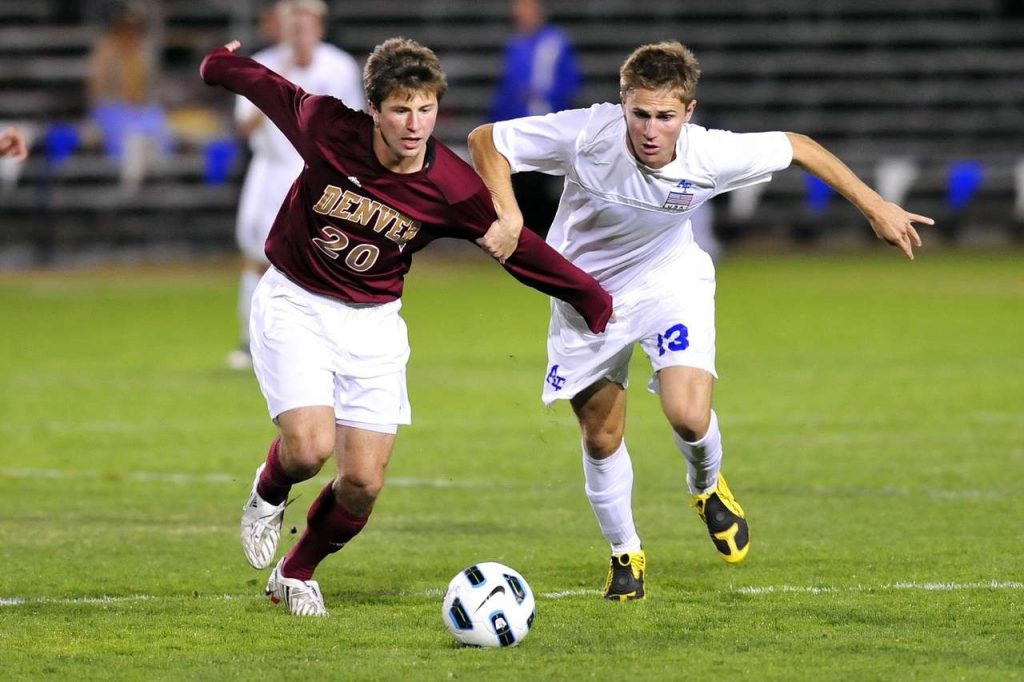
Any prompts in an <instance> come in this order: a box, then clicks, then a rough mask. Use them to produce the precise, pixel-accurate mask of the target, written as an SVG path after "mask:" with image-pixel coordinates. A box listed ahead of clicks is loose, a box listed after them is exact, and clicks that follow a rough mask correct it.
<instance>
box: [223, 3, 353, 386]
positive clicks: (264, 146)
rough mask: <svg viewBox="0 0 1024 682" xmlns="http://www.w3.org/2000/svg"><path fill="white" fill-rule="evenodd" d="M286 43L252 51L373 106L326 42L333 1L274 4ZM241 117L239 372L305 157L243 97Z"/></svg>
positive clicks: (234, 354)
mask: <svg viewBox="0 0 1024 682" xmlns="http://www.w3.org/2000/svg"><path fill="white" fill-rule="evenodd" d="M275 11H276V13H277V19H278V23H279V25H280V30H281V42H279V43H278V44H277V45H273V46H272V47H269V48H267V49H265V50H262V51H261V52H257V53H256V54H254V55H253V57H252V58H253V59H255V60H256V61H257V62H259V63H260V64H263V65H264V66H266V67H267V68H270V69H272V70H274V71H276V72H277V73H280V74H282V75H283V76H285V77H286V78H288V80H290V81H292V82H293V83H295V84H297V85H298V86H299V87H301V88H302V89H304V90H306V91H307V92H313V93H317V94H323V95H332V96H334V97H337V98H338V99H340V100H342V101H343V102H345V103H346V104H347V105H349V106H350V107H352V108H353V109H363V110H365V109H366V100H365V97H364V95H363V82H362V72H361V70H360V68H359V65H358V64H357V63H356V60H355V59H354V58H353V57H352V56H351V55H350V54H348V53H347V52H345V51H343V50H341V49H339V48H337V47H335V46H334V45H330V44H328V43H325V42H322V39H323V36H324V19H325V18H326V15H327V5H326V4H325V3H324V2H322V0H282V1H281V2H278V3H277V5H276V6H275ZM235 121H236V123H237V124H238V127H239V129H240V130H241V132H242V134H243V135H245V136H246V137H248V138H249V146H250V148H251V149H252V161H251V162H250V164H249V170H248V171H247V172H246V176H245V183H244V184H243V185H242V196H241V199H240V201H239V206H238V219H237V225H236V237H237V240H238V246H239V248H240V249H241V251H242V258H243V261H244V262H243V266H242V275H241V281H240V282H239V287H238V316H239V321H240V323H241V324H240V329H241V337H242V338H241V343H240V344H239V346H238V348H237V349H235V350H233V351H231V353H229V354H228V365H230V366H231V367H233V368H235V369H248V368H249V367H251V366H252V356H251V354H250V353H249V313H250V310H251V307H252V294H253V291H254V290H255V289H256V285H257V284H258V283H259V280H260V277H261V276H262V275H263V273H264V272H266V270H267V267H268V266H269V265H270V262H269V261H268V260H267V257H266V255H265V254H264V253H263V248H264V244H265V242H266V241H267V235H268V234H269V233H270V226H271V224H273V222H274V217H275V216H276V215H277V211H278V209H280V208H281V203H282V202H283V201H284V197H285V195H286V194H287V193H288V189H289V187H291V184H292V182H293V181H294V180H295V178H296V176H298V174H299V171H301V170H302V165H303V164H302V158H301V157H300V156H299V154H298V152H296V151H295V148H294V147H293V146H292V145H291V143H289V142H288V140H287V138H285V136H284V134H283V133H282V132H281V131H280V130H278V129H277V128H276V127H275V126H274V125H273V124H271V123H270V122H268V121H267V117H266V116H264V115H263V112H261V111H260V110H259V109H258V108H256V105H254V104H253V103H252V102H250V101H249V100H247V99H246V98H244V97H238V98H237V99H236V101H235Z"/></svg>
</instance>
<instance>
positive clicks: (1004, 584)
mask: <svg viewBox="0 0 1024 682" xmlns="http://www.w3.org/2000/svg"><path fill="white" fill-rule="evenodd" d="M1021 589H1024V583H1021V582H1016V581H1012V580H988V581H980V582H973V583H949V582H941V583H919V582H897V583H886V584H884V585H851V586H846V587H823V586H800V585H778V586H775V585H767V586H764V587H737V588H734V589H733V590H732V591H733V592H736V593H739V594H751V595H762V594H785V593H799V594H836V593H839V592H891V591H898V590H916V591H921V592H956V591H959V590H1021Z"/></svg>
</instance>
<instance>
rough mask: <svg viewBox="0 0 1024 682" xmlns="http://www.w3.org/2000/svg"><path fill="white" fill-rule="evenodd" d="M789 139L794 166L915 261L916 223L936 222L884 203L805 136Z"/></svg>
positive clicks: (842, 164)
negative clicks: (831, 190) (822, 184)
mask: <svg viewBox="0 0 1024 682" xmlns="http://www.w3.org/2000/svg"><path fill="white" fill-rule="evenodd" d="M786 136H787V137H788V138H789V141H790V144H792V145H793V163H795V164H797V165H798V166H800V167H801V168H803V169H804V170H806V171H807V172H808V173H811V174H812V175H814V176H817V177H818V178H820V179H821V180H823V181H824V182H826V183H828V184H829V185H830V186H831V187H832V188H834V189H835V190H836V191H837V192H839V193H840V194H841V195H843V196H844V197H846V199H847V200H849V201H850V203H852V204H853V205H854V206H856V207H857V208H858V209H860V212H861V213H863V214H864V217H865V218H867V219H868V222H869V223H870V224H871V229H873V230H874V231H875V235H877V236H878V238H879V239H884V240H885V241H886V242H888V243H889V244H892V245H893V246H895V247H897V248H898V249H900V250H901V251H903V254H904V255H905V256H906V257H907V258H908V259H910V260H914V247H915V246H921V236H920V235H919V234H918V233H917V230H916V229H915V228H914V223H923V224H925V225H934V224H935V221H934V220H932V219H931V218H929V217H927V216H923V215H917V214H916V213H910V212H908V211H905V210H903V209H902V208H901V207H900V206H898V205H896V204H894V203H892V202H891V201H885V200H884V199H883V198H882V197H880V196H879V195H878V193H877V192H875V191H874V190H873V189H871V188H870V187H868V186H867V185H866V184H864V182H862V181H861V179H860V178H858V177H857V175H856V174H855V173H854V172H853V171H852V170H850V169H849V168H848V167H847V166H846V164H844V163H843V162H842V161H840V160H839V159H838V158H837V157H836V156H835V155H833V154H832V153H831V152H829V151H828V150H827V149H825V148H824V147H822V146H821V145H820V144H818V143H817V142H815V141H814V140H812V139H811V138H809V137H807V136H806V135H800V134H798V133H786Z"/></svg>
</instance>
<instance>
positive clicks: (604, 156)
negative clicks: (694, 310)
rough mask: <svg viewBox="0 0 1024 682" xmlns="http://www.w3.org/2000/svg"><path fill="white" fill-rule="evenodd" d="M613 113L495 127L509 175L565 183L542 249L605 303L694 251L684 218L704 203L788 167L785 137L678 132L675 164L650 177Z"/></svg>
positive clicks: (596, 110)
mask: <svg viewBox="0 0 1024 682" xmlns="http://www.w3.org/2000/svg"><path fill="white" fill-rule="evenodd" d="M626 136H627V131H626V121H625V118H624V115H623V111H622V106H621V105H619V104H595V105H593V106H591V107H589V108H587V109H573V110H568V111H562V112H558V113H554V114H547V115H546V116H531V117H527V118H520V119H515V120H511V121H502V122H499V123H495V124H494V132H493V139H494V144H495V146H496V147H497V149H498V151H499V152H501V154H502V155H503V156H505V158H506V159H508V161H509V164H510V165H511V167H512V171H513V172H520V171H540V172H542V173H547V174H549V175H564V176H565V188H564V190H563V192H562V198H561V201H560V202H559V205H558V212H557V213H556V214H555V218H554V221H553V222H552V224H551V229H550V230H549V232H548V237H547V241H548V243H549V244H550V245H551V246H552V247H554V248H555V249H556V250H558V252H559V253H561V254H562V255H563V256H565V257H566V258H567V259H569V260H570V261H572V262H573V263H574V264H576V265H577V266H578V267H580V268H581V269H583V270H584V271H586V272H588V273H589V274H591V275H592V276H593V277H594V278H595V279H597V280H598V281H599V282H600V283H601V285H602V286H603V287H604V288H605V289H607V290H608V291H609V292H610V293H612V294H613V295H616V294H619V293H621V292H622V291H623V290H625V289H627V288H628V287H629V286H630V284H631V282H634V281H635V280H637V278H638V277H639V276H640V275H642V274H644V273H648V272H651V271H652V270H657V269H659V268H660V267H661V266H662V265H665V264H667V263H670V262H675V261H677V260H678V259H679V258H680V257H681V255H682V253H683V252H684V250H685V249H686V247H687V246H689V245H690V244H692V243H693V232H692V230H691V228H690V220H689V216H690V214H691V213H693V212H694V211H695V210H696V209H697V207H699V206H700V205H701V204H703V203H704V202H706V201H707V200H708V199H710V198H711V197H712V196H714V195H716V194H721V193H722V192H728V191H729V190H733V189H736V188H738V187H744V186H747V185H752V184H754V183H758V182H766V181H768V180H770V179H771V174H772V173H773V172H774V171H778V170H782V169H784V168H786V167H787V166H789V164H790V163H791V162H792V159H793V149H792V146H791V145H790V143H789V139H788V138H787V137H786V135H785V133H781V132H769V133H732V132H729V131H725V130H708V129H706V128H703V127H701V126H699V125H695V124H686V125H685V126H684V127H683V130H682V132H681V134H680V136H679V141H678V143H677V144H676V158H675V159H674V160H673V161H672V162H671V163H669V164H667V165H666V166H664V167H663V168H659V169H653V168H649V167H648V166H645V165H644V164H642V163H640V162H639V161H637V159H636V157H634V156H633V155H632V153H631V152H630V151H629V147H628V145H627V141H626Z"/></svg>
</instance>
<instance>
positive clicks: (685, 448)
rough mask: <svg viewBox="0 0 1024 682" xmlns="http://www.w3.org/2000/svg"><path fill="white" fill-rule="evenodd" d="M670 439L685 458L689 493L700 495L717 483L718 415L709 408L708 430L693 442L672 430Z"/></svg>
mask: <svg viewBox="0 0 1024 682" xmlns="http://www.w3.org/2000/svg"><path fill="white" fill-rule="evenodd" d="M672 440H674V441H675V443H676V447H677V448H679V452H681V453H683V457H684V458H685V459H686V485H687V486H688V487H689V488H690V494H691V495H701V494H703V493H706V492H708V491H710V490H713V489H714V487H715V486H716V485H718V472H719V471H721V470H722V432H721V431H719V430H718V415H717V414H715V411H714V410H711V422H710V423H709V424H708V432H707V433H705V434H704V437H703V438H701V439H700V440H698V441H696V442H695V443H690V442H688V441H685V440H683V438H682V436H680V435H679V434H678V433H676V432H675V429H673V430H672Z"/></svg>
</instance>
